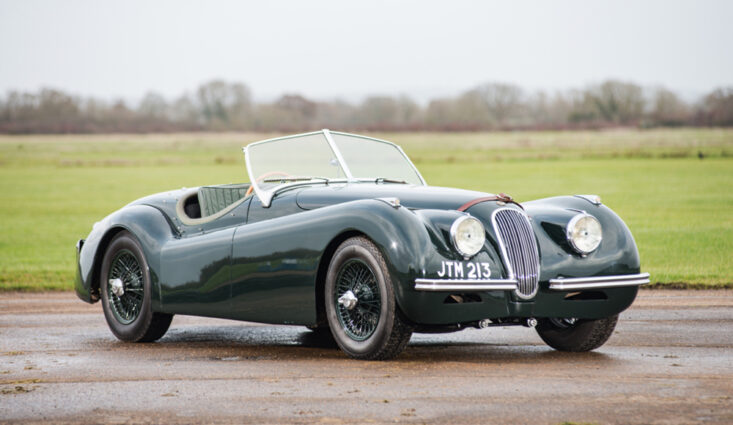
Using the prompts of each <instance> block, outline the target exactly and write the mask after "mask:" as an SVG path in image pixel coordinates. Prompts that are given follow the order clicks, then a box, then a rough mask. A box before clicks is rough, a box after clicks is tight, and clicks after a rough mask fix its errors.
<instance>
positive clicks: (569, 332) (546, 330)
mask: <svg viewBox="0 0 733 425" xmlns="http://www.w3.org/2000/svg"><path fill="white" fill-rule="evenodd" d="M617 321H618V315H615V316H610V317H605V318H603V319H596V320H577V321H575V322H574V323H569V322H568V321H566V320H564V319H540V321H539V323H538V324H537V333H538V334H539V335H540V338H542V340H543V341H545V343H547V345H549V346H550V347H552V348H554V349H556V350H559V351H573V352H583V351H591V350H595V349H596V348H598V347H600V346H601V345H603V344H605V343H606V341H608V338H609V337H610V336H611V334H612V333H613V330H614V329H615V328H616V322H617Z"/></svg>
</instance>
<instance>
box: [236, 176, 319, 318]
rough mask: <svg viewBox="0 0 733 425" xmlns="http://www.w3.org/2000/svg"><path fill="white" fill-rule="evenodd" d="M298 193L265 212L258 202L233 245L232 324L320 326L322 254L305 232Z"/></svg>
mask: <svg viewBox="0 0 733 425" xmlns="http://www.w3.org/2000/svg"><path fill="white" fill-rule="evenodd" d="M296 193H297V190H292V191H288V192H285V193H282V194H279V195H278V196H277V197H276V198H275V199H273V201H272V205H270V207H268V208H263V207H262V204H261V202H260V200H259V199H258V198H257V197H254V199H253V200H252V204H251V206H250V210H249V215H248V220H247V225H246V226H241V227H238V228H237V229H236V231H235V233H234V239H233V242H232V280H231V291H232V318H236V319H241V320H252V321H258V322H266V323H285V324H310V323H313V322H314V321H315V290H314V285H315V278H316V272H317V268H318V260H319V259H320V255H321V250H320V249H318V244H319V243H322V242H319V241H316V239H318V238H311V237H309V235H308V233H309V232H308V231H307V229H305V228H303V226H302V223H301V221H300V218H299V216H301V214H307V213H303V212H302V211H303V210H302V209H301V208H300V207H298V205H297V203H296V202H295V198H296Z"/></svg>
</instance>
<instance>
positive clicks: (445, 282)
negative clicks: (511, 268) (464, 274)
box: [415, 279, 517, 292]
mask: <svg viewBox="0 0 733 425" xmlns="http://www.w3.org/2000/svg"><path fill="white" fill-rule="evenodd" d="M515 289H517V280H516V279H481V280H478V279H476V280H468V279H415V290H417V291H431V292H441V291H513V290H515Z"/></svg>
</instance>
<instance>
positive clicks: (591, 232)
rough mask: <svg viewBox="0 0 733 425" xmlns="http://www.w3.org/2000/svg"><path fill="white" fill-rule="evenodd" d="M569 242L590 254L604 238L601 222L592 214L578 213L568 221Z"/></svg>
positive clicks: (576, 248) (583, 252) (582, 252)
mask: <svg viewBox="0 0 733 425" xmlns="http://www.w3.org/2000/svg"><path fill="white" fill-rule="evenodd" d="M567 237H568V242H570V245H571V246H572V247H573V249H575V250H576V251H578V252H579V253H581V254H590V253H591V252H593V251H595V249H596V248H598V245H600V244H601V239H603V232H602V230H601V223H600V222H599V221H598V220H597V219H596V218H595V217H593V216H592V215H588V214H578V215H576V216H575V217H573V218H572V219H570V222H569V223H568V230H567Z"/></svg>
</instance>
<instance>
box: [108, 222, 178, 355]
mask: <svg viewBox="0 0 733 425" xmlns="http://www.w3.org/2000/svg"><path fill="white" fill-rule="evenodd" d="M114 279H119V280H121V281H122V282H123V283H122V284H123V291H124V292H123V293H122V294H121V295H120V294H118V293H115V288H114V285H113V284H112V283H110V280H114ZM99 287H100V290H101V293H102V309H103V310H104V317H105V319H107V324H108V325H109V328H110V330H111V331H112V333H113V334H114V335H115V336H116V337H117V338H118V339H120V340H122V341H127V342H151V341H155V340H157V339H159V338H160V337H162V336H163V335H165V333H166V331H167V330H168V327H169V326H170V324H171V320H172V319H173V315H172V314H165V313H154V312H153V309H152V295H151V288H150V271H149V269H148V263H147V261H146V260H145V255H143V250H142V248H141V247H140V243H139V242H138V241H137V239H135V238H134V237H133V236H132V235H131V234H130V233H129V232H127V231H122V232H120V233H118V234H117V235H116V236H115V237H114V239H112V241H111V242H110V244H109V246H108V247H107V251H106V252H105V253H104V259H103V260H102V270H101V273H100V282H99Z"/></svg>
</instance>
